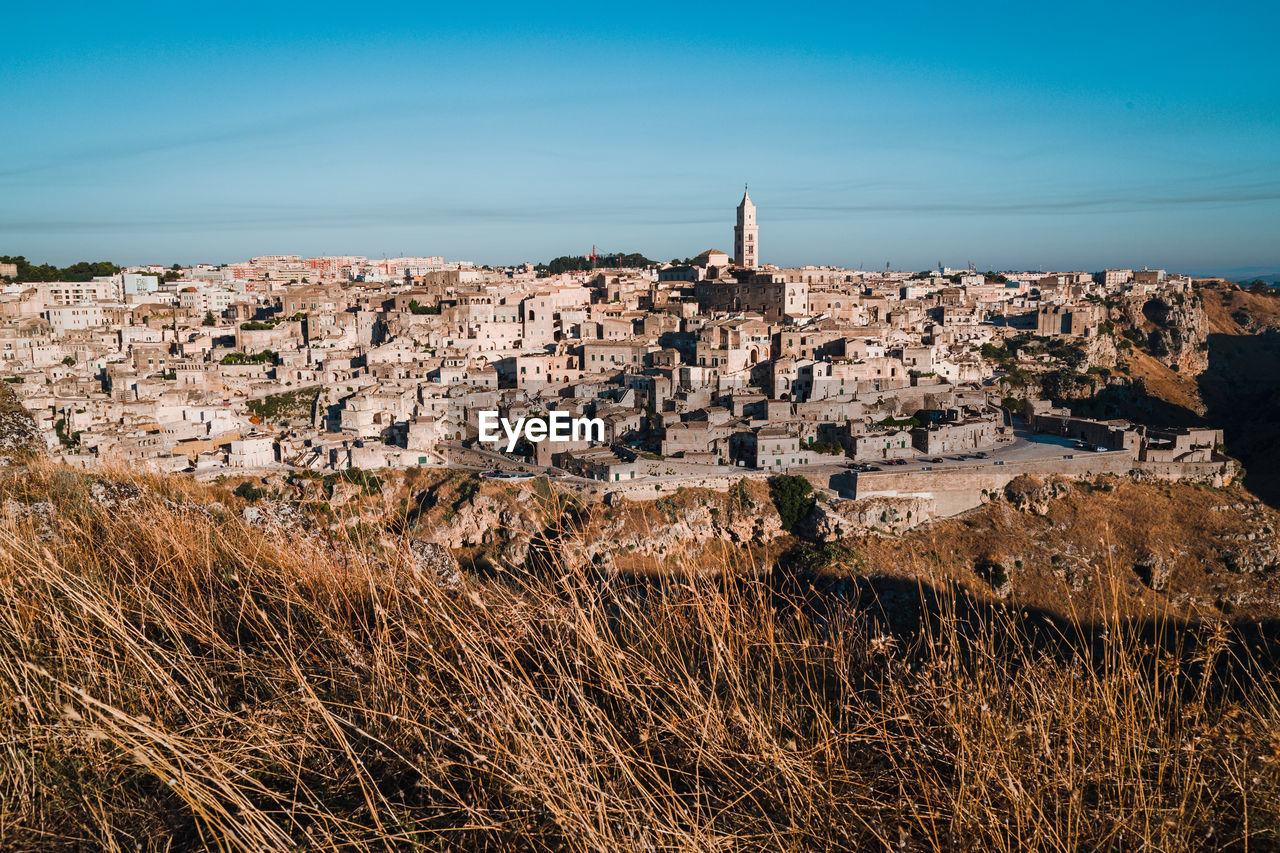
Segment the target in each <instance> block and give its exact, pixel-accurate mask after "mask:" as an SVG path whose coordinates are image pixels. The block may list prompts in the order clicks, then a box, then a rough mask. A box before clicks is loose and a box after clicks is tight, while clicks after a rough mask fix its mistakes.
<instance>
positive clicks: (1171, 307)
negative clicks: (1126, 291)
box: [1133, 294, 1209, 374]
mask: <svg viewBox="0 0 1280 853" xmlns="http://www.w3.org/2000/svg"><path fill="white" fill-rule="evenodd" d="M1133 319H1135V320H1139V321H1140V320H1141V319H1145V320H1147V321H1148V322H1150V323H1151V324H1152V325H1154V326H1155V329H1154V330H1153V331H1151V332H1149V333H1148V336H1147V338H1148V344H1149V345H1150V347H1151V352H1152V354H1153V355H1155V356H1156V357H1157V358H1158V359H1160V360H1161V361H1162V362H1164V363H1165V364H1167V365H1169V366H1170V367H1172V368H1175V369H1177V370H1178V371H1180V372H1182V373H1187V374H1197V373H1200V372H1201V371H1203V370H1204V369H1205V368H1206V367H1208V366H1209V355H1208V349H1207V347H1206V344H1207V342H1208V340H1209V317H1208V315H1206V314H1205V312H1204V304H1203V302H1201V300H1200V297H1199V296H1195V295H1183V294H1170V295H1165V296H1157V297H1155V298H1153V299H1148V300H1147V301H1146V302H1145V303H1143V305H1142V308H1141V318H1138V317H1135V318H1133Z"/></svg>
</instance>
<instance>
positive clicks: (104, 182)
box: [0, 2, 1280, 271]
mask: <svg viewBox="0 0 1280 853" xmlns="http://www.w3.org/2000/svg"><path fill="white" fill-rule="evenodd" d="M4 18H5V25H4V42H5V46H4V60H3V63H0V128H3V130H2V131H0V254H25V255H27V257H28V258H31V259H33V260H40V261H53V262H59V263H67V262H71V261H76V260H81V259H100V258H101V259H111V260H115V261H116V262H118V263H138V262H163V263H166V264H167V263H172V262H179V263H193V262H201V261H210V262H220V261H229V260H234V259H238V258H244V257H248V256H250V255H254V254H262V253H274V252H296V253H302V254H320V253H331V254H337V253H356V254H367V255H381V254H383V253H384V252H385V253H391V254H400V253H405V254H439V255H445V256H446V257H449V258H451V259H458V258H466V259H473V260H476V261H478V262H481V263H484V262H488V263H505V262H516V261H522V260H543V259H547V258H549V257H553V256H555V255H559V254H578V253H582V252H585V251H588V250H589V249H590V247H591V245H592V244H593V243H594V244H596V245H597V246H599V247H600V248H601V249H602V250H625V251H640V252H644V253H645V254H647V255H649V256H650V257H655V258H659V259H667V258H671V257H674V256H681V257H683V256H686V255H691V254H694V253H696V252H698V251H700V250H702V249H706V248H711V247H716V248H721V249H732V245H731V243H732V230H731V229H732V224H733V223H732V217H733V208H734V206H735V205H736V204H737V202H738V199H739V198H740V197H741V194H742V185H743V182H744V181H749V182H750V184H751V195H752V198H753V199H754V200H755V202H756V203H757V205H758V206H759V220H760V227H761V249H762V258H763V260H765V261H766V262H775V263H782V264H795V263H805V262H810V263H838V264H847V265H858V264H865V265H866V266H868V267H877V266H883V265H884V263H885V262H886V261H891V262H892V263H893V265H894V266H895V267H896V268H922V267H924V266H928V265H931V264H933V263H935V262H936V261H938V260H941V261H943V262H944V263H947V264H951V265H957V266H959V265H963V264H964V263H966V262H968V261H970V260H972V261H974V262H975V263H977V264H978V265H979V266H980V267H983V268H986V267H996V268H1010V267H1038V266H1045V267H1052V268H1062V267H1069V268H1084V269H1099V268H1101V267H1103V266H1105V265H1126V266H1128V265H1137V266H1142V265H1144V264H1149V265H1151V266H1153V267H1154V266H1164V267H1168V268H1170V269H1183V270H1194V271H1204V270H1222V269H1240V268H1252V267H1262V268H1268V269H1280V50H1277V43H1276V34H1277V32H1280V12H1278V11H1277V4H1276V3H1274V2H1249V3H1226V4H1211V3H1204V2H1196V3H1179V2H1165V3H1117V2H1109V3H1088V2H1086V3H1055V4H1042V3H1026V2H1019V3H1001V4H953V3H936V4H934V3H909V4H903V3H885V2H877V3H874V4H868V5H866V6H863V7H858V6H857V5H855V4H847V3H839V4H830V5H827V4H796V3H779V4H762V5H755V4H752V3H742V4H733V5H723V6H721V5H713V4H705V3H687V2H686V3H679V4H667V3H648V4H639V5H634V4H605V3H592V4H583V5H572V4H562V5H559V6H555V7H551V6H548V5H546V4H539V3H527V2H526V3H519V4H513V5H510V6H505V5H503V4H495V3H489V4H461V3H459V4H450V5H448V6H432V5H429V4H420V3H384V4H379V3H366V4H353V3H340V4H339V3H324V2H314V3H308V4H305V5H303V4H299V5H296V6H292V5H291V6H283V5H272V4H259V3H239V2H220V3H181V4H174V3H163V4H161V3H156V4H145V3H133V4H108V3H93V4H80V3H60V4H57V5H56V7H50V6H48V5H41V4H29V3H28V4H17V3H12V4H9V5H8V6H7V7H6V12H5V16H4Z"/></svg>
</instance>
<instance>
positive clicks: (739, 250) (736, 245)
mask: <svg viewBox="0 0 1280 853" xmlns="http://www.w3.org/2000/svg"><path fill="white" fill-rule="evenodd" d="M759 238H760V229H759V228H758V227H757V226H756V206H755V205H754V204H752V203H751V195H750V194H749V193H748V192H747V189H746V187H743V189H742V201H741V202H739V203H738V224H737V225H735V226H734V227H733V262H734V263H735V264H737V265H738V266H740V267H745V268H746V269H749V270H753V269H755V268H756V267H757V266H759V264H760V244H759Z"/></svg>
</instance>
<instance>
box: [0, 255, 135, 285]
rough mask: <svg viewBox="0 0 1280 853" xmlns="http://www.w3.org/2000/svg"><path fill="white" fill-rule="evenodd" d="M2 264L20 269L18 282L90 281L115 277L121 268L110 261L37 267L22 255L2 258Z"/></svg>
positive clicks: (0, 261) (41, 265) (0, 258)
mask: <svg viewBox="0 0 1280 853" xmlns="http://www.w3.org/2000/svg"><path fill="white" fill-rule="evenodd" d="M0 264H13V265H14V266H16V267H17V268H18V274H17V275H16V276H15V277H14V279H15V280H16V281H89V280H90V279H92V278H94V277H95V276H100V275H115V274H116V273H118V272H120V267H118V266H116V265H115V264H113V263H111V262H110V261H80V262H78V263H74V264H72V265H71V266H69V267H62V268H59V267H55V266H53V265H52V264H40V265H39V266H36V265H34V264H32V263H29V262H28V261H27V259H26V258H25V257H23V256H22V255H13V256H10V255H3V256H0Z"/></svg>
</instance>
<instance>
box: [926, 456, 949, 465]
mask: <svg viewBox="0 0 1280 853" xmlns="http://www.w3.org/2000/svg"><path fill="white" fill-rule="evenodd" d="M929 461H930V462H934V463H937V462H946V461H947V460H945V459H943V458H942V457H941V456H935V457H933V458H932V459H930V460H929Z"/></svg>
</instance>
